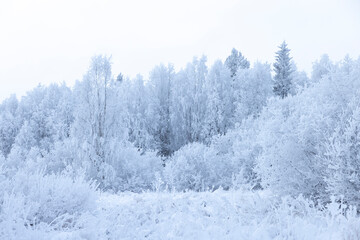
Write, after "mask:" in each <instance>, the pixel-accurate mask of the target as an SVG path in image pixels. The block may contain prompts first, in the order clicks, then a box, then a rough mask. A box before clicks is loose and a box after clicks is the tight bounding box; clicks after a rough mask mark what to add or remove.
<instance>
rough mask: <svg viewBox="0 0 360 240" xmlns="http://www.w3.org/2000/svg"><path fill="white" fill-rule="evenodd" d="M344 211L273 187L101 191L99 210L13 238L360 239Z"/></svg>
mask: <svg viewBox="0 0 360 240" xmlns="http://www.w3.org/2000/svg"><path fill="white" fill-rule="evenodd" d="M343 210H344V209H342V208H339V205H338V204H335V203H333V204H330V205H328V209H326V210H323V211H320V210H317V209H316V208H314V207H312V206H311V204H310V203H309V202H308V201H306V200H305V199H303V198H301V197H300V198H298V199H291V198H283V199H282V200H281V201H279V200H276V198H275V197H274V196H271V194H269V193H267V192H256V193H252V192H244V191H223V190H218V191H215V192H200V193H199V192H186V193H178V192H175V193H171V192H147V193H140V194H136V193H129V192H127V193H121V194H118V195H115V194H109V193H101V194H99V196H98V200H97V207H96V208H95V209H93V210H88V211H84V212H82V213H79V215H76V216H75V215H74V216H75V217H72V218H71V217H69V216H68V218H67V220H65V221H64V220H62V221H58V222H61V224H57V223H56V222H57V221H53V222H52V223H51V224H38V225H34V226H28V227H25V228H22V229H23V231H22V232H21V231H20V230H19V229H16V231H15V232H16V234H17V236H16V237H15V236H14V238H13V239H198V240H199V239H261V240H266V239H326V240H330V239H336V240H338V239H359V238H360V219H359V218H357V217H356V214H355V211H350V210H349V211H348V214H347V217H344V216H343V215H342V214H341V212H342V211H343ZM59 219H60V218H59ZM62 219H66V216H65V217H63V218H62ZM72 221H73V222H72ZM66 222H72V223H71V224H66ZM3 226H4V225H3ZM69 226H70V227H69ZM0 227H1V222H0ZM4 227H6V226H4ZM3 230H4V229H3ZM5 232H6V231H5ZM10 238H11V237H10ZM2 239H9V235H7V237H3V238H2Z"/></svg>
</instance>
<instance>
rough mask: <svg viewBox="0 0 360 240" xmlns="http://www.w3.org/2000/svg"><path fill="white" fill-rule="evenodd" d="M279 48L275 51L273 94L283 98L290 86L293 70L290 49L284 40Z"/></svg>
mask: <svg viewBox="0 0 360 240" xmlns="http://www.w3.org/2000/svg"><path fill="white" fill-rule="evenodd" d="M279 48H280V50H279V51H277V52H276V58H275V59H276V62H275V63H274V71H275V76H274V89H273V90H274V93H275V95H278V96H280V97H281V98H285V97H287V96H288V94H289V93H290V91H291V88H292V77H291V74H292V72H293V69H292V65H291V62H290V61H291V57H290V49H289V48H288V47H287V44H286V42H285V41H284V42H283V43H282V44H281V45H280V46H279Z"/></svg>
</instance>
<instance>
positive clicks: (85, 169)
mask: <svg viewBox="0 0 360 240" xmlns="http://www.w3.org/2000/svg"><path fill="white" fill-rule="evenodd" d="M289 51H290V50H289V49H288V48H287V46H286V44H285V43H283V44H282V45H281V46H280V50H279V51H278V52H277V58H276V62H275V63H274V71H275V74H274V75H273V76H272V72H271V71H272V67H271V66H270V65H269V64H263V63H258V62H257V63H254V64H252V66H251V67H250V63H249V62H248V61H247V60H246V58H245V57H244V56H243V55H242V54H241V53H240V52H238V51H237V50H235V49H234V50H233V51H232V53H231V55H230V56H229V57H228V58H227V59H226V61H225V63H223V62H222V61H221V60H218V61H216V62H215V63H214V64H213V65H212V66H211V67H208V65H207V59H206V57H201V58H194V59H193V60H192V61H191V62H190V63H188V64H187V65H186V67H185V68H183V69H181V70H180V71H175V69H174V67H173V66H172V65H171V64H169V65H164V64H160V65H158V66H156V67H155V68H154V69H153V70H152V71H151V73H150V75H149V78H148V79H144V78H143V77H142V76H141V75H138V76H136V77H135V79H128V78H125V77H124V76H123V75H122V74H119V75H118V77H117V78H116V79H115V77H114V74H113V73H112V71H111V59H110V58H108V57H106V56H101V55H100V56H95V57H93V58H92V59H91V63H90V67H89V69H88V71H87V73H85V75H84V77H83V79H82V80H81V81H78V82H77V83H76V84H75V86H74V87H73V88H69V87H67V86H66V85H64V84H63V85H56V84H52V85H50V86H47V87H45V86H38V87H36V88H35V89H33V90H32V91H30V92H28V93H27V95H26V96H24V97H22V98H21V100H18V99H17V98H16V97H15V96H11V97H10V98H8V99H6V100H5V101H3V103H2V104H1V105H0V161H1V164H2V165H3V176H5V178H11V177H12V176H15V174H17V173H18V172H19V171H20V170H21V171H22V172H27V173H36V172H39V171H41V173H42V174H43V175H46V176H47V175H49V174H55V175H56V174H60V173H61V174H64V172H66V174H67V176H69V175H71V176H77V175H79V174H82V173H84V174H85V177H86V178H87V179H94V180H96V181H97V182H98V183H100V186H101V187H102V188H104V189H113V190H131V191H141V190H147V189H154V188H157V189H158V188H162V187H167V188H172V189H176V190H180V191H181V190H186V189H192V190H197V191H201V190H206V189H216V188H219V187H223V188H225V189H227V188H230V187H245V186H246V187H250V188H252V189H256V188H268V189H270V190H271V191H272V192H274V193H277V194H279V195H280V196H281V195H295V196H297V195H299V194H304V195H306V196H311V197H315V198H316V199H320V200H322V201H328V200H329V196H330V195H335V196H339V197H340V196H341V195H342V198H344V200H345V201H348V202H350V203H351V204H359V197H358V194H357V193H358V191H359V190H360V177H359V171H360V170H359V169H360V159H359V156H360V153H359V152H360V134H359V129H358V128H359V122H360V110H359V104H360V98H359V97H358V96H359V92H358V89H360V59H358V60H352V59H350V58H349V57H346V58H345V59H344V61H342V62H340V63H336V64H335V63H332V62H331V61H330V60H329V58H328V57H327V56H326V55H325V56H323V57H322V58H321V60H320V61H318V62H315V63H314V65H313V73H312V76H311V78H308V77H307V76H306V74H305V73H303V72H298V71H297V70H296V66H295V64H294V63H293V62H291V61H290V60H291V57H290V55H289ZM55 175H49V176H55Z"/></svg>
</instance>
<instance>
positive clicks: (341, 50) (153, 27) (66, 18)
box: [0, 0, 360, 100]
mask: <svg viewBox="0 0 360 240" xmlns="http://www.w3.org/2000/svg"><path fill="white" fill-rule="evenodd" d="M283 40H286V41H287V42H288V46H289V48H290V49H291V55H292V57H293V59H294V60H295V62H296V64H297V66H298V68H299V69H300V70H305V71H307V72H308V73H309V72H310V71H311V66H312V62H314V61H315V60H317V59H319V57H320V56H321V55H322V54H324V53H327V54H328V55H329V56H330V58H331V59H333V60H335V61H338V60H341V59H342V58H343V57H344V56H345V55H346V54H349V55H350V56H351V57H353V58H357V57H358V56H359V55H360V0H298V1H292V0H272V1H270V0H246V1H242V0H238V1H235V0H218V1H215V0H181V1H171V0H151V1H150V0H129V1H127V0H123V1H120V0H118V1H116V0H48V1H45V0H31V1H30V0H1V1H0V100H3V99H4V98H6V97H8V96H10V94H11V93H16V94H17V96H18V97H20V96H22V95H24V94H25V93H26V91H29V90H31V89H32V88H34V87H35V86H37V85H38V84H39V83H41V84H44V85H48V84H49V83H52V82H57V83H61V82H63V81H64V82H66V83H67V84H68V85H70V86H71V85H72V84H73V83H74V82H75V80H77V79H79V80H80V79H81V78H82V76H83V74H84V73H85V72H86V70H87V67H88V65H89V60H90V58H91V56H93V55H94V54H107V55H112V61H113V74H114V75H117V73H118V72H122V73H124V74H125V75H126V76H130V77H134V76H135V75H136V74H137V73H141V74H143V75H145V76H146V75H148V73H149V71H150V70H151V69H152V68H153V67H154V66H155V65H157V64H159V63H161V62H163V63H167V62H171V63H173V64H175V67H176V68H177V69H179V68H182V67H184V66H185V65H186V63H187V62H189V61H191V60H192V57H193V56H200V55H202V54H205V55H206V56H207V57H208V63H209V65H211V64H212V63H213V62H214V60H216V59H218V58H219V59H222V60H224V59H225V58H226V57H227V55H229V54H230V51H231V49H232V48H233V47H235V48H237V49H238V50H240V51H241V52H242V53H243V54H244V55H245V57H247V58H248V59H249V60H250V61H251V63H253V62H254V61H256V60H259V61H262V62H269V63H272V62H273V59H274V52H275V51H276V50H277V46H278V45H279V44H280V43H281V42H282V41H283Z"/></svg>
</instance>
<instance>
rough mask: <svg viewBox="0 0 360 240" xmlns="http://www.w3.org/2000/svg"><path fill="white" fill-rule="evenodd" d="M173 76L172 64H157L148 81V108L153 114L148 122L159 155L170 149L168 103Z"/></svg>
mask: <svg viewBox="0 0 360 240" xmlns="http://www.w3.org/2000/svg"><path fill="white" fill-rule="evenodd" d="M173 78H174V67H173V66H172V65H170V64H169V65H168V66H167V67H166V66H165V65H159V66H157V67H155V68H154V69H153V70H152V72H151V74H150V81H149V83H148V86H149V88H150V89H149V91H150V97H151V98H150V99H149V100H150V101H151V102H150V108H151V112H152V114H153V116H152V117H153V119H152V122H151V123H150V124H153V125H154V128H153V132H152V134H153V135H154V139H155V141H156V142H157V147H158V151H159V154H160V155H161V156H168V155H169V154H170V153H171V151H172V146H171V134H172V133H171V122H170V121H171V119H170V105H171V95H172V87H171V84H172V81H173Z"/></svg>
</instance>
